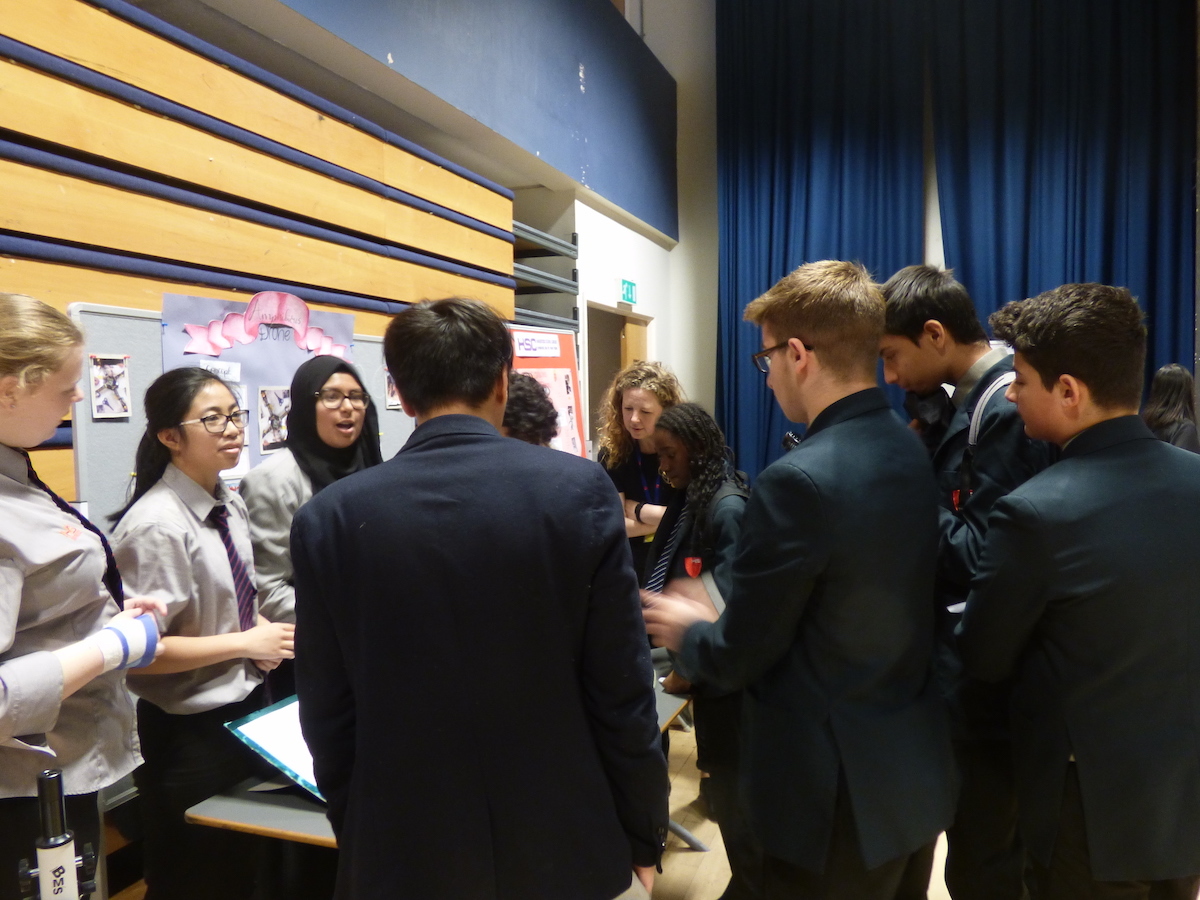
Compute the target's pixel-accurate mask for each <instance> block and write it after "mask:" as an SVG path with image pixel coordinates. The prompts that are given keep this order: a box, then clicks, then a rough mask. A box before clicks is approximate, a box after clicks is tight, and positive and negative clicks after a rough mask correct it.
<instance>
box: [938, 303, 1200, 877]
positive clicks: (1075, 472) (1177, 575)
mask: <svg viewBox="0 0 1200 900" xmlns="http://www.w3.org/2000/svg"><path fill="white" fill-rule="evenodd" d="M991 323H992V328H993V331H994V332H995V334H996V335H997V337H999V338H1002V339H1003V340H1006V341H1008V342H1009V343H1010V344H1012V346H1013V347H1014V349H1015V350H1016V356H1015V361H1014V364H1015V367H1016V372H1017V380H1016V381H1015V382H1013V384H1012V385H1011V386H1010V388H1009V396H1010V397H1011V398H1012V399H1013V400H1014V401H1015V402H1016V404H1017V407H1018V409H1019V411H1020V414H1021V417H1022V419H1024V421H1025V427H1026V429H1027V430H1028V432H1029V434H1030V436H1032V437H1036V438H1041V439H1044V440H1048V441H1052V442H1053V443H1055V444H1058V445H1059V446H1060V447H1062V448H1063V450H1062V458H1061V460H1060V461H1058V462H1056V463H1055V464H1054V465H1052V466H1050V468H1048V469H1046V470H1045V471H1044V472H1042V473H1041V474H1039V475H1036V476H1034V477H1033V478H1031V479H1030V480H1029V481H1027V482H1026V483H1025V484H1024V485H1022V486H1021V487H1019V488H1017V489H1016V490H1014V491H1013V492H1012V493H1011V494H1009V495H1008V497H1006V498H1004V499H1003V500H1000V501H999V502H998V503H997V504H996V507H995V511H994V512H993V514H992V519H991V522H990V527H989V529H988V536H987V543H986V546H985V549H984V554H983V559H982V561H981V564H980V574H979V578H978V580H977V582H976V585H975V587H974V589H973V590H972V593H971V595H970V598H969V599H968V601H967V608H966V611H965V614H964V616H963V621H962V623H961V625H960V626H959V634H960V637H959V640H960V648H961V652H962V657H963V663H964V665H965V667H966V671H967V672H968V674H970V675H973V676H976V677H978V678H981V679H985V680H988V681H998V680H1001V679H1005V678H1009V677H1013V678H1014V679H1015V685H1014V688H1013V693H1012V709H1011V718H1012V740H1013V750H1014V758H1015V765H1016V776H1017V788H1018V795H1019V799H1020V820H1021V828H1022V834H1023V837H1024V839H1025V843H1026V846H1027V847H1028V849H1029V852H1030V854H1031V855H1032V857H1033V861H1034V870H1035V873H1036V876H1037V881H1038V892H1037V896H1038V898H1039V900H1057V898H1076V897H1094V898H1105V897H1118V896H1119V897H1154V898H1158V897H1163V898H1166V897H1179V898H1183V897H1187V898H1189V900H1191V898H1194V897H1195V896H1196V889H1197V885H1198V884H1200V878H1198V877H1197V876H1198V875H1200V814H1198V813H1200V749H1198V748H1200V677H1198V675H1200V568H1197V566H1196V565H1195V559H1194V556H1193V553H1192V549H1193V548H1195V547H1196V546H1200V515H1198V514H1197V510H1200V457H1197V456H1195V455H1194V454H1190V453H1187V452H1186V451H1183V450H1179V449H1177V448H1175V447H1171V446H1169V445H1167V444H1164V443H1163V442H1161V441H1158V440H1156V439H1155V437H1154V435H1153V434H1152V433H1151V432H1150V430H1149V429H1148V428H1146V426H1145V425H1144V424H1143V423H1142V420H1141V419H1140V418H1139V417H1138V415H1137V412H1138V404H1139V401H1140V399H1141V390H1142V372H1143V364H1144V358H1145V346H1146V329H1145V326H1144V325H1143V324H1142V314H1141V311H1140V310H1139V309H1138V306H1137V303H1136V301H1135V300H1134V299H1133V297H1132V296H1131V295H1130V293H1129V291H1128V290H1126V289H1124V288H1114V287H1107V286H1105V285H1098V284H1081V285H1064V286H1062V287H1060V288H1056V289H1055V290H1053V291H1048V292H1047V293H1044V294H1041V295H1039V296H1037V297H1034V298H1033V299H1031V300H1022V301H1019V302H1016V303H1010V304H1008V306H1006V307H1004V308H1003V309H1002V310H1000V311H999V312H997V313H995V314H993V315H992V317H991Z"/></svg>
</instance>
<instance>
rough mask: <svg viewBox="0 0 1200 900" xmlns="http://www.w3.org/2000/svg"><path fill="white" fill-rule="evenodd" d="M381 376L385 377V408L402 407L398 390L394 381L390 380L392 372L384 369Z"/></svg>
mask: <svg viewBox="0 0 1200 900" xmlns="http://www.w3.org/2000/svg"><path fill="white" fill-rule="evenodd" d="M383 377H384V378H386V379H387V408H388V409H403V408H404V407H403V406H401V405H400V392H399V391H397V390H396V382H394V381H392V373H391V372H389V371H388V370H387V369H384V370H383Z"/></svg>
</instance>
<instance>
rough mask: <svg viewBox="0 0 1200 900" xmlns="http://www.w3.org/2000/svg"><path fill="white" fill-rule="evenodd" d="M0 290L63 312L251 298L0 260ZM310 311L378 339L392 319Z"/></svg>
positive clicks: (372, 314) (357, 312)
mask: <svg viewBox="0 0 1200 900" xmlns="http://www.w3.org/2000/svg"><path fill="white" fill-rule="evenodd" d="M0 291H5V292H8V293H15V294H28V295H29V296H30V297H36V298H37V299H39V300H41V301H43V302H45V303H49V304H50V305H51V306H53V307H54V308H55V309H59V310H62V311H63V312H66V311H67V307H68V306H70V305H71V304H72V303H100V304H104V305H106V306H131V307H133V308H134V309H152V310H154V311H155V312H158V311H160V310H161V309H162V295H163V294H192V295H195V296H199V297H216V298H218V299H222V300H237V301H239V302H241V303H249V302H250V298H251V297H252V296H253V295H252V294H251V293H249V292H245V291H226V290H221V289H220V288H214V287H209V286H207V285H193V284H188V283H185V282H179V281H165V280H159V279H155V278H142V277H139V276H136V275H123V274H121V273H118V272H103V271H100V270H97V269H85V268H81V267H79V266H68V265H64V264H62V263H52V262H42V261H40V260H33V259H13V258H11V257H0ZM309 307H310V308H311V309H313V310H317V311H322V312H335V313H349V314H352V315H353V316H354V333H355V334H371V335H377V336H382V335H383V332H384V331H385V330H386V329H387V326H388V322H390V321H391V320H392V317H391V316H389V315H386V314H384V313H376V312H367V311H364V310H355V309H347V308H345V307H344V306H330V305H328V304H324V303H310V304H309Z"/></svg>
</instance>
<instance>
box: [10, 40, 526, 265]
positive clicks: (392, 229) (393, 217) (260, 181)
mask: <svg viewBox="0 0 1200 900" xmlns="http://www.w3.org/2000/svg"><path fill="white" fill-rule="evenodd" d="M0 100H2V101H3V106H4V113H3V116H2V117H0V122H2V123H3V125H4V127H6V128H10V129H12V130H13V131H16V132H19V133H21V134H26V135H30V136H32V137H36V138H39V139H41V140H46V141H51V142H53V143H56V144H60V145H63V146H67V147H75V148H77V149H79V150H82V151H85V152H87V153H92V154H95V155H97V156H101V157H104V158H106V159H111V160H115V161H117V162H121V163H127V164H129V165H133V166H137V167H139V168H142V169H146V170H148V171H156V172H160V173H162V174H164V175H168V176H171V177H172V178H178V179H180V180H182V181H185V182H190V183H191V184H195V185H201V186H203V187H207V188H211V189H214V190H219V191H222V192H224V193H227V194H230V195H232V196H235V197H243V198H246V199H248V200H253V201H257V202H259V203H263V204H267V205H269V206H274V207H276V208H280V209H284V210H287V211H289V212H293V213H298V214H300V215H303V216H307V217H309V218H312V219H316V220H317V221H321V222H328V223H330V224H332V225H337V226H341V227H343V228H347V229H353V230H355V231H359V232H363V233H365V234H369V235H374V236H377V237H381V238H383V239H385V240H389V241H394V242H397V243H403V244H406V245H408V246H411V247H414V248H416V249H418V250H422V251H425V252H429V253H433V254H436V255H438V256H443V257H447V258H449V259H455V260H459V261H461V262H464V263H467V264H469V265H474V266H479V267H481V268H485V269H492V270H494V271H498V272H501V273H505V274H511V273H512V261H513V255H512V244H510V243H509V242H508V241H504V240H501V239H500V238H496V237H492V236H491V235H487V234H484V233H482V232H480V231H476V230H474V229H472V228H468V227H467V226H464V225H459V224H457V223H455V222H451V221H448V220H447V219H443V218H441V217H439V216H435V215H432V214H430V213H426V212H422V211H420V210H417V209H414V208H412V207H410V206H405V205H403V204H401V203H397V202H395V201H392V200H388V199H386V198H384V197H381V196H379V195H377V194H373V193H371V192H370V191H366V190H363V189H361V188H357V187H353V186H351V185H348V184H345V183H343V182H340V181H337V180H336V179H333V178H328V177H326V176H324V175H320V174H317V173H315V172H312V171H309V170H307V169H304V168H301V167H299V166H295V165H292V164H291V163H288V162H285V161H283V160H279V159H276V158H274V157H271V156H268V155H266V154H264V153H259V152H257V151H255V150H251V149H249V148H247V147H244V146H242V145H240V144H237V143H234V142H232V141H227V140H225V139H223V138H219V137H216V136H214V135H211V134H209V133H207V132H205V131H201V130H199V129H196V128H192V127H190V126H188V125H184V124H182V123H180V122H175V121H172V120H170V119H164V118H162V117H160V116H154V115H148V114H147V113H146V112H144V111H142V110H140V109H138V108H136V107H133V106H129V105H128V104H126V103H122V102H120V101H118V100H114V99H112V98H110V97H105V96H103V95H101V94H97V93H94V92H92V91H89V90H86V89H84V88H81V87H78V86H77V85H73V84H70V83H68V82H65V81H61V80H59V79H57V78H54V77H52V76H49V75H46V74H44V73H41V72H37V71H33V70H30V69H27V68H24V67H22V66H20V65H16V64H14V63H10V62H4V61H0Z"/></svg>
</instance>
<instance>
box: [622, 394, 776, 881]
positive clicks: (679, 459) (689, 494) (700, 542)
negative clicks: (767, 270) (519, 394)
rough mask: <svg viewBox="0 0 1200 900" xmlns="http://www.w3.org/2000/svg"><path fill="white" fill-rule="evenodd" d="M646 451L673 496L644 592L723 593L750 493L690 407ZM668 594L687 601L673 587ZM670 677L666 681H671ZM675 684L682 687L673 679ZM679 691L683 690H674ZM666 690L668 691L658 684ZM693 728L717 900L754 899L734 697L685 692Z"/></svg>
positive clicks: (738, 698)
mask: <svg viewBox="0 0 1200 900" xmlns="http://www.w3.org/2000/svg"><path fill="white" fill-rule="evenodd" d="M654 449H655V452H656V453H657V454H658V465H659V468H660V470H661V471H662V475H663V478H664V479H666V480H667V481H668V482H670V484H671V486H672V487H673V488H675V491H676V493H675V496H674V498H673V499H672V500H671V501H670V503H669V504H668V505H667V510H666V512H665V513H664V514H663V518H662V522H661V523H660V524H659V527H658V532H657V534H655V536H654V543H653V545H652V546H651V548H650V558H649V559H648V560H647V566H646V571H645V583H646V589H647V590H648V591H661V590H663V588H664V587H665V586H666V584H667V582H668V581H669V580H671V579H679V578H687V577H688V576H690V577H691V578H692V579H694V578H696V576H698V575H700V574H701V573H703V572H708V573H711V575H712V578H713V581H715V583H716V586H717V589H718V590H719V591H720V592H721V594H722V595H723V596H724V595H727V594H728V593H729V591H730V587H731V585H730V580H731V579H730V568H731V566H732V563H733V557H734V551H735V550H736V549H737V542H738V535H739V534H740V532H741V521H742V512H743V511H744V510H745V508H746V498H747V496H748V495H749V493H750V489H749V486H748V485H747V483H746V476H745V475H743V474H742V473H741V472H739V471H737V469H736V468H734V464H733V453H732V451H731V450H729V448H728V447H726V446H725V435H724V434H722V433H721V429H720V428H719V427H718V426H717V423H716V422H714V421H713V418H712V416H710V415H709V414H708V413H707V412H705V411H704V408H703V407H702V406H700V405H699V404H696V403H679V404H676V405H675V406H672V407H670V408H668V409H665V410H663V412H662V415H660V416H659V417H658V422H657V424H656V427H655V430H654ZM672 590H681V591H682V592H683V593H687V594H689V595H694V594H693V592H692V591H689V590H687V589H686V588H682V589H681V588H680V582H678V581H676V582H675V583H674V584H673V585H672ZM673 676H674V673H672V678H671V680H674V678H673ZM680 681H682V680H681V679H680ZM680 686H681V687H682V688H683V690H687V689H688V686H687V685H686V682H683V683H682V684H681V685H680ZM664 687H666V688H667V689H668V690H672V691H676V688H674V687H670V686H669V682H664ZM692 699H693V707H692V708H693V717H694V719H695V725H696V765H697V766H698V767H699V768H700V769H701V771H703V772H706V773H707V774H708V777H707V778H705V779H704V780H703V781H701V785H702V791H703V793H704V795H705V797H706V798H707V800H708V805H709V808H710V810H711V811H712V814H713V818H714V819H716V821H717V824H718V826H720V828H721V837H722V839H723V840H724V842H725V852H726V855H727V856H728V858H729V868H730V879H729V885H728V887H726V889H725V892H724V893H723V894H722V895H721V896H722V898H723V900H755V898H758V897H760V896H761V890H762V888H761V884H760V881H761V877H760V874H759V870H760V868H761V866H762V850H761V848H760V847H759V845H758V842H757V841H756V840H755V838H754V835H753V832H752V831H751V830H750V826H749V824H748V822H747V821H746V817H745V813H744V811H743V809H742V806H741V802H740V800H739V799H738V787H737V783H738V775H737V769H738V722H739V720H740V719H741V707H742V694H741V691H735V692H733V693H732V694H725V695H717V694H715V693H713V692H712V691H710V690H706V689H705V687H704V686H703V685H694V686H692Z"/></svg>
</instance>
